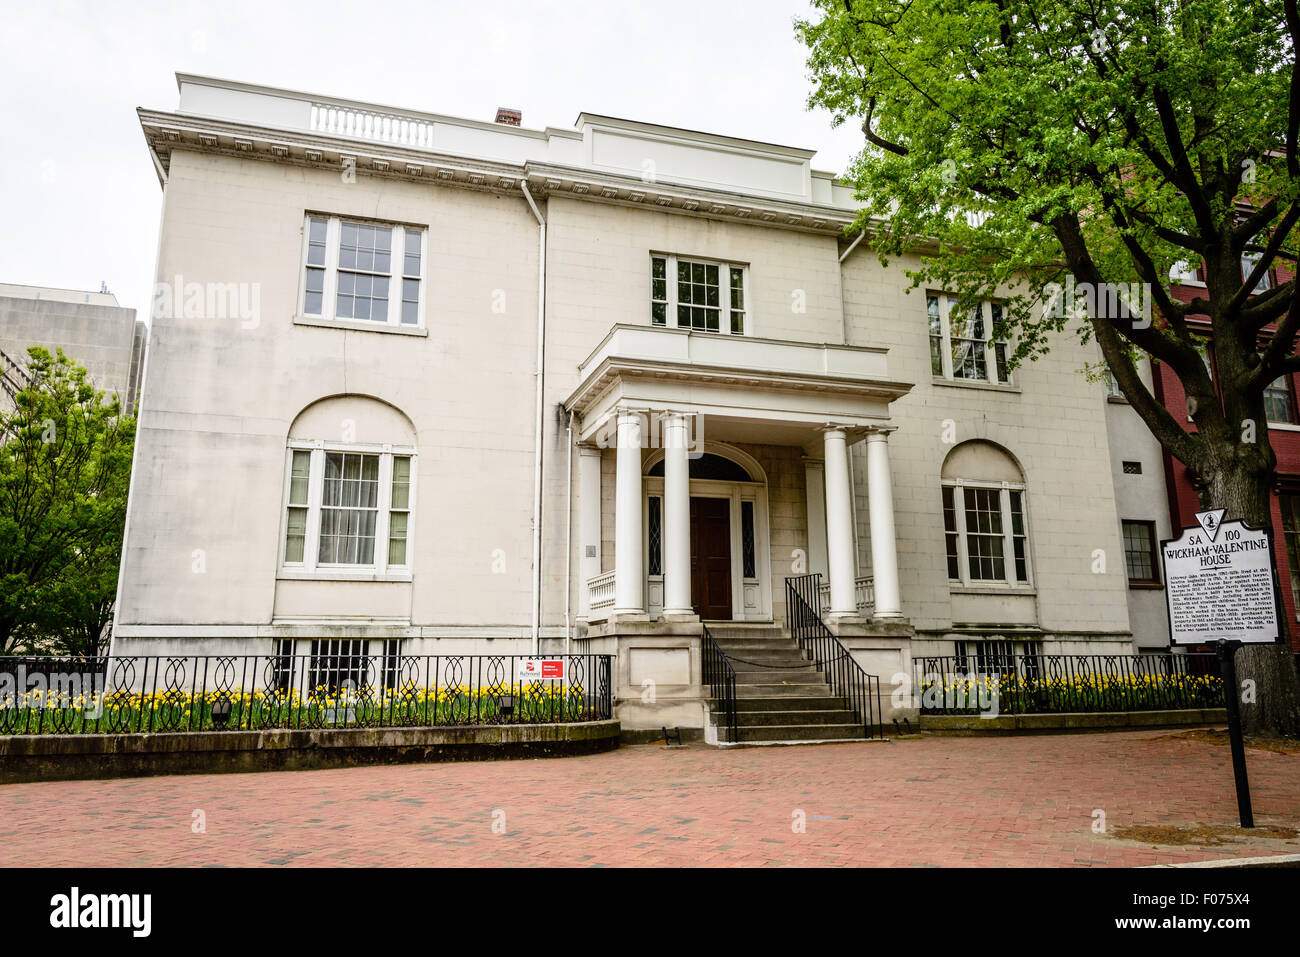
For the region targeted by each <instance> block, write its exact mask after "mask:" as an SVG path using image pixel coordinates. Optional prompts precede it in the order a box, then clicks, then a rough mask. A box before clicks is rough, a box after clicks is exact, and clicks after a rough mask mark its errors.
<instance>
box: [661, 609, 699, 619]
mask: <svg viewBox="0 0 1300 957" xmlns="http://www.w3.org/2000/svg"><path fill="white" fill-rule="evenodd" d="M663 619H664V621H687V622H693V621H699V620H700V616H699V615H697V614H695V611H694V609H691V608H686V609H683V610H681V611H678V610H676V609H672V610H670V609H667V608H665V609H664V612H663Z"/></svg>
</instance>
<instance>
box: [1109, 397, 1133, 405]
mask: <svg viewBox="0 0 1300 957" xmlns="http://www.w3.org/2000/svg"><path fill="white" fill-rule="evenodd" d="M1106 401H1107V402H1109V403H1110V404H1111V405H1129V404H1130V403H1129V401H1128V399H1126V398H1124V397H1123V396H1122V395H1108V396H1106Z"/></svg>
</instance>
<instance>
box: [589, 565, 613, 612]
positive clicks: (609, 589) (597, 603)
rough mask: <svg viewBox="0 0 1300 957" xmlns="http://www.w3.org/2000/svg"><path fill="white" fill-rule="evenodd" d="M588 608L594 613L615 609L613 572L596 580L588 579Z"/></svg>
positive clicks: (606, 573)
mask: <svg viewBox="0 0 1300 957" xmlns="http://www.w3.org/2000/svg"><path fill="white" fill-rule="evenodd" d="M587 607H589V608H590V609H591V610H592V611H595V610H596V609H598V608H613V607H614V573H613V572H605V573H604V574H601V575H597V576H596V577H595V578H589V579H587Z"/></svg>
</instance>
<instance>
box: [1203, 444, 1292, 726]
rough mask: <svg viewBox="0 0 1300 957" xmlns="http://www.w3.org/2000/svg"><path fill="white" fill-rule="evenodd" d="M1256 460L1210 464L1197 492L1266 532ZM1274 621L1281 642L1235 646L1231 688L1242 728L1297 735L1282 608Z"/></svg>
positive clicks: (1267, 481)
mask: <svg viewBox="0 0 1300 957" xmlns="http://www.w3.org/2000/svg"><path fill="white" fill-rule="evenodd" d="M1258 464H1259V463H1258V462H1256V463H1250V462H1243V461H1241V460H1239V459H1237V460H1233V461H1230V462H1229V463H1226V464H1225V465H1224V466H1223V467H1220V468H1217V469H1214V470H1213V471H1211V472H1210V473H1209V474H1206V475H1205V478H1206V480H1207V483H1208V487H1207V489H1206V490H1205V492H1204V493H1203V494H1202V496H1201V498H1202V503H1203V504H1204V505H1205V507H1207V508H1224V509H1227V513H1226V514H1225V515H1224V520H1225V521H1227V520H1230V519H1242V520H1243V521H1245V522H1246V524H1247V525H1252V526H1254V527H1256V528H1266V529H1268V530H1269V533H1270V534H1272V533H1273V512H1272V508H1271V497H1270V495H1269V488H1270V486H1271V485H1272V482H1271V478H1272V475H1271V472H1272V470H1271V469H1269V468H1265V469H1264V470H1263V473H1264V474H1261V470H1260V469H1259V468H1258ZM1252 466H1253V467H1252ZM1275 554H1276V553H1275ZM1278 626H1279V627H1280V629H1281V631H1282V635H1281V637H1282V641H1281V642H1279V643H1276V644H1258V645H1244V646H1243V647H1242V648H1241V649H1240V650H1238V652H1237V657H1236V664H1237V684H1238V687H1237V689H1236V691H1235V693H1236V694H1237V695H1239V696H1240V701H1241V725H1242V731H1243V732H1244V733H1245V734H1247V735H1252V736H1264V737H1276V736H1285V737H1291V738H1300V675H1298V674H1297V671H1296V660H1295V655H1294V654H1293V652H1292V650H1291V641H1290V629H1289V628H1288V627H1287V621H1286V615H1285V614H1284V613H1283V611H1282V609H1279V614H1278Z"/></svg>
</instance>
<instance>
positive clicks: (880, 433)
mask: <svg viewBox="0 0 1300 957" xmlns="http://www.w3.org/2000/svg"><path fill="white" fill-rule="evenodd" d="M863 431H864V432H865V433H866V435H867V441H868V442H888V441H889V434H890V433H891V432H897V431H898V426H896V425H868V426H867V427H866V428H865V429H863Z"/></svg>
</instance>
